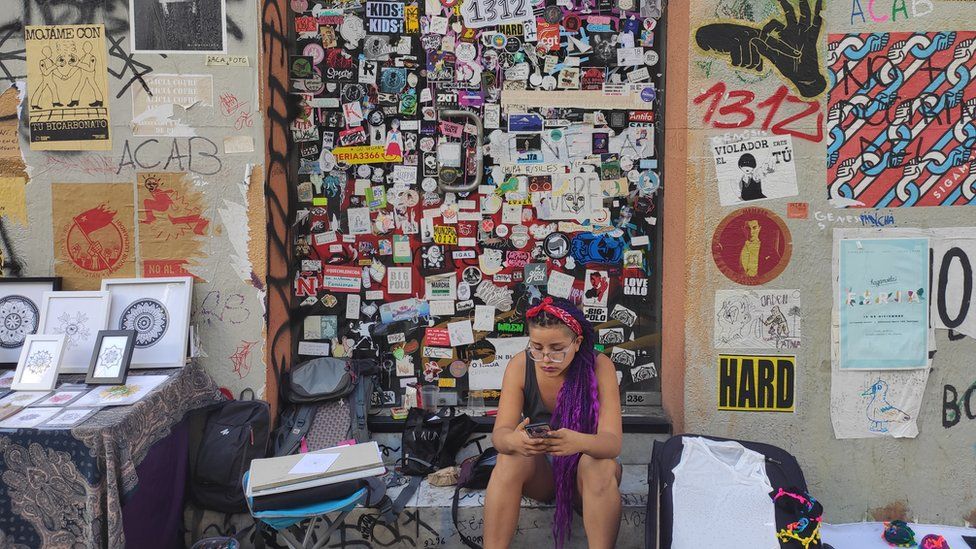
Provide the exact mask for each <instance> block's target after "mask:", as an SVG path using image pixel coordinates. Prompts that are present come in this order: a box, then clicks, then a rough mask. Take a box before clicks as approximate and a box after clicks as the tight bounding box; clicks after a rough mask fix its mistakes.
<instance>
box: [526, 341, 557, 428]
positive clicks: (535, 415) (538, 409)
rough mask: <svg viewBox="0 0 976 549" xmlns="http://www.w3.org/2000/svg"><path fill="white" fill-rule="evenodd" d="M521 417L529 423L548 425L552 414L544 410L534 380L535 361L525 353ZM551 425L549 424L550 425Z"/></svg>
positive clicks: (540, 394) (546, 409)
mask: <svg viewBox="0 0 976 549" xmlns="http://www.w3.org/2000/svg"><path fill="white" fill-rule="evenodd" d="M522 415H523V416H524V417H527V418H529V422H530V423H542V422H545V423H549V422H550V421H551V420H552V412H550V411H549V409H548V408H546V403H545V402H543V401H542V393H540V392H539V384H538V383H537V382H536V379H535V361H533V360H532V357H531V356H529V353H525V385H524V386H523V388H522ZM550 425H551V424H550Z"/></svg>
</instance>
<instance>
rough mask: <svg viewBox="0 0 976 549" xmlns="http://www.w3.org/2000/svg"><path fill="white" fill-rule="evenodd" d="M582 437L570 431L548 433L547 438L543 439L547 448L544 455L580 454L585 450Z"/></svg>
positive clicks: (559, 430) (562, 430) (560, 430)
mask: <svg viewBox="0 0 976 549" xmlns="http://www.w3.org/2000/svg"><path fill="white" fill-rule="evenodd" d="M583 436H584V435H583V434H581V433H577V432H576V431H573V430H571V429H558V430H556V431H549V436H548V437H546V438H545V439H543V440H545V441H546V446H547V447H548V449H547V450H546V453H548V454H551V455H554V456H571V455H573V454H580V453H582V452H583V450H585V448H584V444H583V442H584V441H583Z"/></svg>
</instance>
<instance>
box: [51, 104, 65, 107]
mask: <svg viewBox="0 0 976 549" xmlns="http://www.w3.org/2000/svg"><path fill="white" fill-rule="evenodd" d="M51 106H52V107H63V106H64V104H63V103H51Z"/></svg>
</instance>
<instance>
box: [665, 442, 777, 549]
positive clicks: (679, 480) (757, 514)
mask: <svg viewBox="0 0 976 549" xmlns="http://www.w3.org/2000/svg"><path fill="white" fill-rule="evenodd" d="M683 443H684V447H683V448H682V450H681V461H680V462H678V465H676V466H675V468H674V471H673V472H674V485H673V487H672V490H671V491H672V494H673V496H674V527H673V536H672V543H671V547H672V549H705V548H712V547H714V548H719V547H720V548H722V549H779V546H780V545H779V541H778V540H777V538H776V511H775V508H774V507H773V500H772V499H771V498H770V497H769V492H771V491H772V489H773V488H772V486H770V484H769V477H768V476H766V464H765V459H764V457H763V455H762V454H759V453H758V452H753V451H752V450H749V449H747V448H746V447H744V446H742V445H741V444H739V443H738V442H733V441H727V442H717V441H713V440H708V439H705V438H701V437H689V438H685V439H684V440H683Z"/></svg>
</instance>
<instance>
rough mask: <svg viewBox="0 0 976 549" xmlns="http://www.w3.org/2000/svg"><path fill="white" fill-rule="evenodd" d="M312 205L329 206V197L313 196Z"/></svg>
mask: <svg viewBox="0 0 976 549" xmlns="http://www.w3.org/2000/svg"><path fill="white" fill-rule="evenodd" d="M312 205H313V206H328V205H329V199H328V198H326V197H324V196H316V197H313V198H312Z"/></svg>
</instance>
